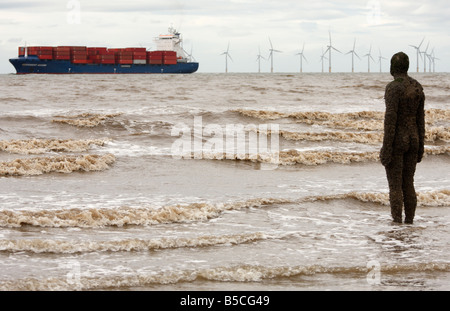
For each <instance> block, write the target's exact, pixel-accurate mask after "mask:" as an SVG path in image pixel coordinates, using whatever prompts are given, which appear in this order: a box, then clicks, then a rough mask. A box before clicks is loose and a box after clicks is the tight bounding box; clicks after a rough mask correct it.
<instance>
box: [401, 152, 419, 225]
mask: <svg viewBox="0 0 450 311" xmlns="http://www.w3.org/2000/svg"><path fill="white" fill-rule="evenodd" d="M416 164H417V151H416V150H413V151H412V152H407V153H405V156H404V161H403V183H402V188H403V200H404V204H405V216H406V217H405V223H407V224H412V223H413V221H414V215H415V213H416V206H417V195H416V190H415V188H414V174H415V172H416Z"/></svg>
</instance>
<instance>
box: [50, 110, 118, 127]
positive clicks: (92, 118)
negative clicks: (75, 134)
mask: <svg viewBox="0 0 450 311" xmlns="http://www.w3.org/2000/svg"><path fill="white" fill-rule="evenodd" d="M119 115H121V114H120V113H116V114H93V113H83V114H79V115H75V116H72V117H69V118H67V117H63V116H56V117H57V118H65V119H54V120H53V121H52V122H54V123H60V124H68V125H73V126H77V127H96V126H99V125H103V124H105V122H106V121H108V120H110V119H113V118H114V117H117V116H119Z"/></svg>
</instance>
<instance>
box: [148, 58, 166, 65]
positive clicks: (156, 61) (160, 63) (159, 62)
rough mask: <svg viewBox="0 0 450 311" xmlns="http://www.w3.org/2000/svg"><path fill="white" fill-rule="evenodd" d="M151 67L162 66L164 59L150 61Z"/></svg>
mask: <svg viewBox="0 0 450 311" xmlns="http://www.w3.org/2000/svg"><path fill="white" fill-rule="evenodd" d="M147 63H149V64H150V65H162V59H151V58H150V59H149V60H148V61H147Z"/></svg>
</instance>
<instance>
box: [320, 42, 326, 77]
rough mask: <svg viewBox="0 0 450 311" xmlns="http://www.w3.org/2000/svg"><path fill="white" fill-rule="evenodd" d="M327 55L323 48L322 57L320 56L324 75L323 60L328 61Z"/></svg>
mask: <svg viewBox="0 0 450 311" xmlns="http://www.w3.org/2000/svg"><path fill="white" fill-rule="evenodd" d="M325 53H326V52H324V51H323V48H322V55H321V56H320V61H321V62H322V73H323V60H324V59H328V58H326V57H325Z"/></svg>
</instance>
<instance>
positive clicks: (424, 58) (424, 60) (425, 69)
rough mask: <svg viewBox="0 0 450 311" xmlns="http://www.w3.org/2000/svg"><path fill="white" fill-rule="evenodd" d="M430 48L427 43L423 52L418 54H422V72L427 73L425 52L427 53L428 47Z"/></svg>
mask: <svg viewBox="0 0 450 311" xmlns="http://www.w3.org/2000/svg"><path fill="white" fill-rule="evenodd" d="M429 46H430V42H428V44H427V48H426V49H425V51H423V52H420V53H422V54H423V72H427V55H428V54H427V51H428V47H429Z"/></svg>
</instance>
